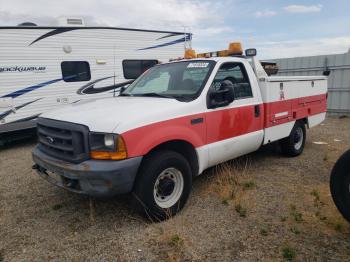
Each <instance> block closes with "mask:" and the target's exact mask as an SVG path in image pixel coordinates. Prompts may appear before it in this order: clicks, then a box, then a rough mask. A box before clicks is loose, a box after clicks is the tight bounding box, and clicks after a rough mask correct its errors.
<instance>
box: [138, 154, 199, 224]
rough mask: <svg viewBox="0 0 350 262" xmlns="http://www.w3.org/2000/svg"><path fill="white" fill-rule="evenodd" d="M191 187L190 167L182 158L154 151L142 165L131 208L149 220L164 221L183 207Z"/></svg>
mask: <svg viewBox="0 0 350 262" xmlns="http://www.w3.org/2000/svg"><path fill="white" fill-rule="evenodd" d="M191 188H192V172H191V168H190V165H189V163H188V161H187V160H186V159H185V158H184V157H183V156H182V155H180V154H179V153H177V152H173V151H158V152H154V153H151V154H150V155H149V156H146V157H145V159H144V161H143V164H142V166H141V169H140V172H139V174H138V177H137V180H136V182H135V187H134V190H133V195H134V205H135V207H136V208H137V209H138V210H139V211H140V212H141V213H142V214H144V215H145V216H147V217H148V218H150V219H151V220H156V221H157V220H158V221H160V220H164V219H167V218H169V217H171V216H174V215H175V214H176V213H177V212H179V211H180V210H181V209H182V208H183V206H184V205H185V203H186V201H187V199H188V197H189V195H190V192H191Z"/></svg>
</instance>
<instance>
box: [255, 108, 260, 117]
mask: <svg viewBox="0 0 350 262" xmlns="http://www.w3.org/2000/svg"><path fill="white" fill-rule="evenodd" d="M254 115H255V117H259V116H260V105H255V106H254Z"/></svg>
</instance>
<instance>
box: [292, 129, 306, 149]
mask: <svg viewBox="0 0 350 262" xmlns="http://www.w3.org/2000/svg"><path fill="white" fill-rule="evenodd" d="M303 139H304V133H303V130H302V129H301V128H300V127H298V128H297V130H296V131H295V134H294V148H295V149H296V150H299V149H300V148H301V146H302V145H303Z"/></svg>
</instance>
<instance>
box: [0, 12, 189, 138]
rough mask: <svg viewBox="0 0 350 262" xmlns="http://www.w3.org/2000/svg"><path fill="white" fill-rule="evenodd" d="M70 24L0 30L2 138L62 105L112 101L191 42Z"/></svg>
mask: <svg viewBox="0 0 350 262" xmlns="http://www.w3.org/2000/svg"><path fill="white" fill-rule="evenodd" d="M69 22H71V25H69V24H68V26H59V27H38V26H15V27H0V43H1V44H0V136H1V134H2V133H5V132H10V131H15V130H21V129H27V128H31V127H34V126H35V118H36V117H37V116H38V115H40V114H41V113H43V112H46V111H49V110H51V109H54V108H57V107H59V106H62V105H64V104H70V103H76V102H78V101H81V100H85V99H98V98H103V97H110V96H113V95H115V92H116V91H117V90H118V88H120V87H121V86H124V85H127V84H128V83H130V82H132V80H130V79H135V78H136V77H137V76H138V75H140V74H141V73H142V72H143V71H145V70H147V69H148V68H149V67H151V66H153V65H154V64H155V63H157V62H158V61H159V62H167V61H169V58H177V57H179V56H183V53H184V47H185V46H187V45H190V41H191V34H190V33H184V32H169V31H155V30H141V29H130V28H114V27H113V28H112V27H85V26H81V25H83V23H80V24H81V25H80V26H72V25H76V24H79V23H76V19H71V21H69V19H68V23H69ZM78 22H79V21H78ZM117 92H118V91H117ZM119 113H120V112H119Z"/></svg>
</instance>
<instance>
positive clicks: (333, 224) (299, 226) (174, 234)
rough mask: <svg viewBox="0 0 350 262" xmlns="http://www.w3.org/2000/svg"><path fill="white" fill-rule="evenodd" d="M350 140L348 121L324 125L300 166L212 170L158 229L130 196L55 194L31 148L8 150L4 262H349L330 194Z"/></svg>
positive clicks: (2, 160) (274, 153)
mask: <svg viewBox="0 0 350 262" xmlns="http://www.w3.org/2000/svg"><path fill="white" fill-rule="evenodd" d="M349 130H350V119H349V118H342V119H338V118H328V119H327V121H326V122H325V123H324V124H322V125H321V126H318V127H316V128H314V129H311V130H310V131H308V133H307V136H308V137H307V143H306V146H305V151H304V153H303V154H302V155H301V156H299V157H296V158H285V157H282V156H281V155H280V153H279V150H278V148H277V147H276V146H269V147H266V148H263V149H262V150H260V151H258V152H256V153H253V154H251V155H249V156H246V157H243V158H240V159H238V160H235V161H232V162H230V163H226V164H224V165H221V166H219V167H218V168H214V169H211V170H209V171H207V172H205V173H204V174H203V175H202V176H200V177H199V178H197V179H196V180H195V181H194V185H193V193H192V195H191V198H190V200H189V202H188V203H187V205H186V207H185V209H184V210H183V211H182V212H181V213H180V214H179V215H177V216H176V217H174V218H172V219H169V220H168V221H166V222H162V223H150V222H148V221H146V220H144V219H143V218H141V217H140V216H139V215H138V214H136V213H134V211H133V210H132V209H131V208H130V206H129V201H128V200H129V197H128V196H123V197H118V198H116V199H110V200H91V201H90V199H89V198H87V197H83V196H79V195H75V194H72V193H69V192H66V191H64V190H62V189H59V188H56V187H53V186H51V185H50V184H48V183H47V182H46V181H44V180H42V179H41V178H39V177H38V175H37V174H36V173H35V172H34V171H33V170H31V166H32V161H31V155H30V153H31V149H32V148H33V146H34V145H35V142H34V141H33V140H28V141H25V142H20V143H16V144H12V145H10V146H8V147H7V148H3V149H1V151H0V261H2V260H4V261H48V260H49V261H97V260H98V261H101V260H102V261H257V260H259V261H281V260H283V259H291V260H293V259H294V260H297V261H350V225H349V224H348V223H347V222H346V221H345V220H344V219H343V218H342V217H341V216H340V214H339V213H338V211H337V210H336V208H335V206H334V204H333V202H332V200H331V197H330V193H329V188H328V187H329V186H328V182H329V174H330V171H331V168H332V166H333V164H334V163H335V161H336V160H337V158H338V157H339V156H340V155H341V153H342V152H344V151H345V150H346V149H348V148H349V147H350V132H349ZM338 140H340V141H338ZM319 141H321V142H326V143H327V144H322V145H320V144H314V143H313V142H319Z"/></svg>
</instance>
